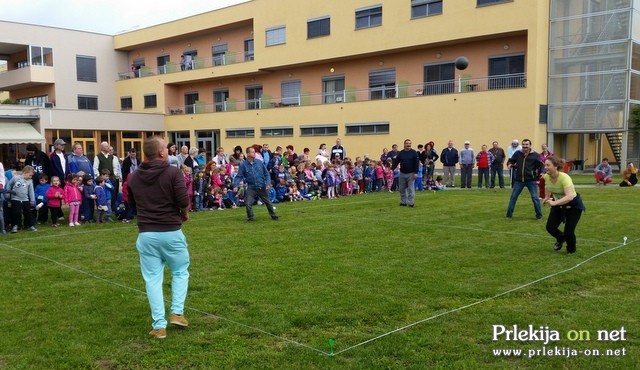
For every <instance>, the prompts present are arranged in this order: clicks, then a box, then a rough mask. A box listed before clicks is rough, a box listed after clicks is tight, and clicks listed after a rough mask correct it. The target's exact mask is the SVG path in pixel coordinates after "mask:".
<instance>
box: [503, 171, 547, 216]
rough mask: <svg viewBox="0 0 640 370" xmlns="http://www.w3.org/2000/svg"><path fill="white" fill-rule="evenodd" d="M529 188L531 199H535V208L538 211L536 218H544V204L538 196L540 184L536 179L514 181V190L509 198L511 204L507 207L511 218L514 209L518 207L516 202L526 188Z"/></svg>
mask: <svg viewBox="0 0 640 370" xmlns="http://www.w3.org/2000/svg"><path fill="white" fill-rule="evenodd" d="M525 187H526V188H527V189H528V190H529V193H530V194H531V200H532V201H533V208H534V209H535V211H536V218H537V219H541V218H542V206H541V205H540V198H538V184H537V183H536V181H535V180H532V181H526V182H522V181H514V182H513V190H512V191H511V198H510V199H509V206H508V207H507V217H509V218H511V216H513V210H514V208H515V207H516V202H517V201H518V197H519V196H520V193H522V190H523V189H524V188H525Z"/></svg>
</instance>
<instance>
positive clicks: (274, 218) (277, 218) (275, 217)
mask: <svg viewBox="0 0 640 370" xmlns="http://www.w3.org/2000/svg"><path fill="white" fill-rule="evenodd" d="M271 219H272V220H274V221H278V220H279V219H280V217H278V216H271Z"/></svg>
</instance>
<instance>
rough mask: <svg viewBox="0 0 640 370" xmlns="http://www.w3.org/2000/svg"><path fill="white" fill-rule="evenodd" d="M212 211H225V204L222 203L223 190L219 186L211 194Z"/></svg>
mask: <svg viewBox="0 0 640 370" xmlns="http://www.w3.org/2000/svg"><path fill="white" fill-rule="evenodd" d="M211 205H212V209H217V210H218V211H224V203H223V202H222V189H221V188H220V187H218V186H216V187H214V188H213V190H212V193H211Z"/></svg>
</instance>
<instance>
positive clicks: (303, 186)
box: [298, 181, 311, 200]
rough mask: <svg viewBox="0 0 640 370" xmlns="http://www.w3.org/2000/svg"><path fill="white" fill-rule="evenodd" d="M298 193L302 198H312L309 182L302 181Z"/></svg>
mask: <svg viewBox="0 0 640 370" xmlns="http://www.w3.org/2000/svg"><path fill="white" fill-rule="evenodd" d="M298 193H300V196H301V197H302V200H311V194H309V192H308V188H307V184H306V183H305V182H304V181H300V185H299V186H298Z"/></svg>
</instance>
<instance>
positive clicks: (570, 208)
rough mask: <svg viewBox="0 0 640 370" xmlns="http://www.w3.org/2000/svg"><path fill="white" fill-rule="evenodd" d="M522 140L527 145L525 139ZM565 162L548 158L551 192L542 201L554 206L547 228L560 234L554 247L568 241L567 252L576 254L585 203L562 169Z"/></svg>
mask: <svg viewBox="0 0 640 370" xmlns="http://www.w3.org/2000/svg"><path fill="white" fill-rule="evenodd" d="M522 144H523V145H524V141H523V143H522ZM563 166H564V161H563V160H562V159H560V158H558V157H555V156H553V155H551V156H549V157H547V158H546V160H545V162H544V167H545V170H546V173H545V175H544V181H545V184H546V187H547V191H546V194H547V196H546V197H545V198H544V200H543V202H542V204H548V205H550V206H551V211H550V212H549V218H548V219H547V227H546V228H547V232H548V233H549V234H551V236H553V237H554V238H556V243H555V244H554V245H553V250H555V251H559V250H560V249H562V244H563V243H565V242H566V243H567V254H573V253H575V252H576V232H575V231H576V226H578V221H580V216H582V212H584V210H585V207H584V203H582V199H581V198H580V194H578V193H577V192H576V188H575V186H574V185H573V181H571V177H570V176H569V175H567V174H566V173H564V172H562V167H563ZM562 223H564V231H560V230H559V229H558V226H560V224H562Z"/></svg>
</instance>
